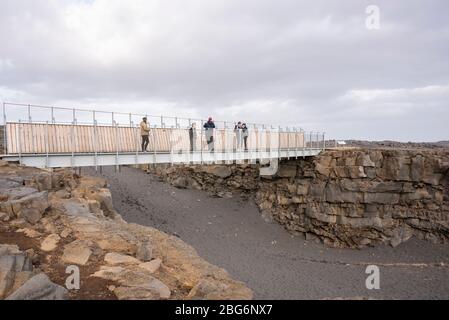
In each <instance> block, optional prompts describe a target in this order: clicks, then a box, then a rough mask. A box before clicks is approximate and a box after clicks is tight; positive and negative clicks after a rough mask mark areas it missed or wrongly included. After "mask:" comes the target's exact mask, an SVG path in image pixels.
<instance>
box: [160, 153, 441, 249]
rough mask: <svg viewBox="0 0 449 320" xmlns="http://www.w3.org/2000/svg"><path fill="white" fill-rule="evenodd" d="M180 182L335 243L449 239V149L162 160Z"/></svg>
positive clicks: (166, 173) (164, 171)
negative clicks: (223, 162) (245, 161)
mask: <svg viewBox="0 0 449 320" xmlns="http://www.w3.org/2000/svg"><path fill="white" fill-rule="evenodd" d="M156 173H157V174H159V175H160V176H161V177H162V178H163V179H166V180H167V181H169V182H171V183H172V184H174V185H175V186H178V187H193V188H197V189H205V190H208V191H209V192H211V193H212V194H213V195H216V196H220V197H226V196H232V194H233V193H236V192H237V193H240V194H243V195H245V196H247V197H249V196H252V197H253V198H254V199H255V201H256V203H257V204H258V205H259V207H260V209H261V212H262V214H263V216H264V217H265V218H266V219H274V220H276V221H277V222H279V223H281V224H282V225H284V226H285V227H286V228H287V229H288V230H290V231H292V232H297V233H303V234H305V236H306V237H307V238H308V239H319V240H321V241H323V242H324V243H325V244H327V245H329V246H333V247H352V248H360V247H364V246H367V245H377V244H380V243H388V244H391V245H393V246H396V245H398V244H400V243H402V242H404V241H407V240H408V239H410V238H411V237H412V236H417V237H419V238H423V239H427V240H430V241H433V242H448V240H449V151H444V150H441V151H432V150H427V151H418V150H375V149H365V150H362V149H352V150H333V151H326V152H325V153H323V154H322V155H320V156H319V157H316V158H313V159H312V158H311V159H298V160H289V161H285V162H283V163H282V164H281V166H280V170H279V172H278V175H277V176H276V177H272V178H269V177H266V178H264V177H259V175H258V166H257V165H232V166H203V167H198V166H185V167H158V168H156Z"/></svg>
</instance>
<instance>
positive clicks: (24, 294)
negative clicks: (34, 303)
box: [6, 273, 68, 300]
mask: <svg viewBox="0 0 449 320" xmlns="http://www.w3.org/2000/svg"><path fill="white" fill-rule="evenodd" d="M67 296H68V291H67V290H66V289H65V288H63V287H61V286H59V285H57V284H54V283H53V282H51V281H50V279H49V278H48V277H47V275H45V274H43V273H40V274H38V275H36V276H34V277H32V278H31V279H29V280H28V281H27V282H25V283H24V284H23V285H22V286H21V287H20V288H19V289H17V290H16V291H15V292H14V293H13V294H11V295H10V296H8V298H7V299H6V300H65V299H67Z"/></svg>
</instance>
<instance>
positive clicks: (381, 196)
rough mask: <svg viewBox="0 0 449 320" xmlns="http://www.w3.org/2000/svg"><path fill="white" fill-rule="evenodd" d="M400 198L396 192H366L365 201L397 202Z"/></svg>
mask: <svg viewBox="0 0 449 320" xmlns="http://www.w3.org/2000/svg"><path fill="white" fill-rule="evenodd" d="M399 199H400V195H399V194H396V193H365V195H364V199H363V203H378V204H397V203H399Z"/></svg>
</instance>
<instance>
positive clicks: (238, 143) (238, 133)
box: [234, 121, 242, 150]
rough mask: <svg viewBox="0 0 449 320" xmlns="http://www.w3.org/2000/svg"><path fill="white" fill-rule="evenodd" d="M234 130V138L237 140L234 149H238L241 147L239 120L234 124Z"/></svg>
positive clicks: (240, 124) (240, 123)
mask: <svg viewBox="0 0 449 320" xmlns="http://www.w3.org/2000/svg"><path fill="white" fill-rule="evenodd" d="M234 132H235V138H236V140H237V142H236V150H239V149H240V148H241V147H242V122H241V121H239V122H238V123H237V124H236V125H235V127H234Z"/></svg>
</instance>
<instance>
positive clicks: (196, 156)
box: [0, 103, 326, 174]
mask: <svg viewBox="0 0 449 320" xmlns="http://www.w3.org/2000/svg"><path fill="white" fill-rule="evenodd" d="M7 107H13V108H25V110H26V117H25V120H23V119H21V118H19V119H18V122H19V123H21V122H22V121H23V123H28V124H30V123H32V124H35V123H44V124H47V125H48V124H59V123H62V124H67V123H68V124H70V125H72V126H76V125H81V124H84V125H85V124H86V122H80V121H78V119H77V113H89V114H90V115H91V119H92V122H90V123H89V124H90V125H92V123H93V125H95V126H97V125H98V124H99V122H98V120H97V119H96V116H97V115H98V114H99V113H103V114H108V112H105V111H95V110H82V109H70V108H59V107H46V106H35V105H25V104H14V103H3V108H2V110H3V124H4V128H5V130H6V125H7V124H8V123H9V121H8V118H7ZM34 109H38V110H39V111H41V112H48V111H50V116H51V121H45V122H43V121H36V120H34V119H33V115H32V111H33V110H34ZM58 110H59V111H64V112H69V113H70V114H71V119H70V121H56V118H55V113H56V112H57V111H58ZM109 114H110V119H111V120H112V121H111V122H110V123H109V124H107V125H109V126H112V127H117V126H118V125H119V124H118V122H117V116H118V115H121V116H126V117H127V118H128V119H129V123H128V124H127V125H128V126H130V127H135V125H134V121H133V119H135V118H136V117H143V116H146V117H148V118H149V117H151V116H148V115H142V114H140V115H138V114H131V113H129V114H128V113H117V112H109ZM40 115H41V114H40ZM156 118H158V119H160V126H158V125H157V124H156V125H154V127H152V128H168V129H170V127H167V126H166V124H165V122H164V121H166V119H172V120H174V122H173V125H172V126H171V128H172V129H180V128H181V127H183V126H181V123H182V122H183V121H184V122H185V124H187V123H188V124H189V125H190V124H191V123H192V121H194V120H192V119H184V118H173V117H164V116H160V117H156ZM164 119H165V120H164ZM64 120H67V118H66V117H65V119H64ZM10 121H11V120H10ZM14 121H17V119H14V120H12V122H14ZM200 121H201V128H198V131H200V130H201V137H200V139H202V137H203V129H202V125H203V123H204V120H200ZM150 123H151V122H150ZM153 123H154V122H153ZM222 123H223V125H224V130H226V129H229V127H228V124H232V123H231V122H222ZM249 128H250V129H254V130H267V131H273V132H277V133H297V132H300V133H301V134H302V135H303V137H304V138H303V140H304V141H303V145H302V147H300V148H298V147H296V148H290V144H288V146H289V148H284V149H283V148H280V145H278V146H277V148H273V149H271V148H264V147H263V146H259V148H257V149H253V150H251V149H250V150H248V151H242V150H236V149H235V148H234V149H233V150H227V151H223V150H216V151H212V152H211V151H208V150H203V149H201V150H200V151H194V152H191V151H188V150H170V151H169V152H161V151H158V152H156V151H150V152H139V151H136V152H114V153H112V152H111V153H100V152H95V153H74V152H71V153H48V152H47V153H28V154H23V153H20V152H19V153H18V154H17V153H16V154H9V153H8V152H6V154H5V155H0V158H3V159H4V160H7V161H13V162H19V163H20V164H22V165H27V166H31V167H39V168H57V167H72V168H77V167H95V168H98V167H102V166H116V167H119V166H122V165H139V164H163V163H165V164H228V163H233V162H237V163H238V162H249V163H256V162H257V161H259V162H260V163H262V164H266V163H270V167H269V168H265V172H266V173H268V174H271V173H272V172H275V171H276V170H277V167H278V161H279V160H280V159H291V158H299V157H303V158H305V157H311V156H316V155H318V154H319V153H320V152H322V151H323V150H324V149H325V148H326V145H325V135H324V133H305V132H304V131H303V130H302V129H297V128H296V127H293V128H288V127H287V128H285V129H283V128H281V127H274V126H267V125H257V124H251V125H249ZM266 128H269V129H266ZM4 139H5V141H4V145H5V146H6V145H7V143H6V142H7V141H6V139H7V137H6V134H5V135H4Z"/></svg>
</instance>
